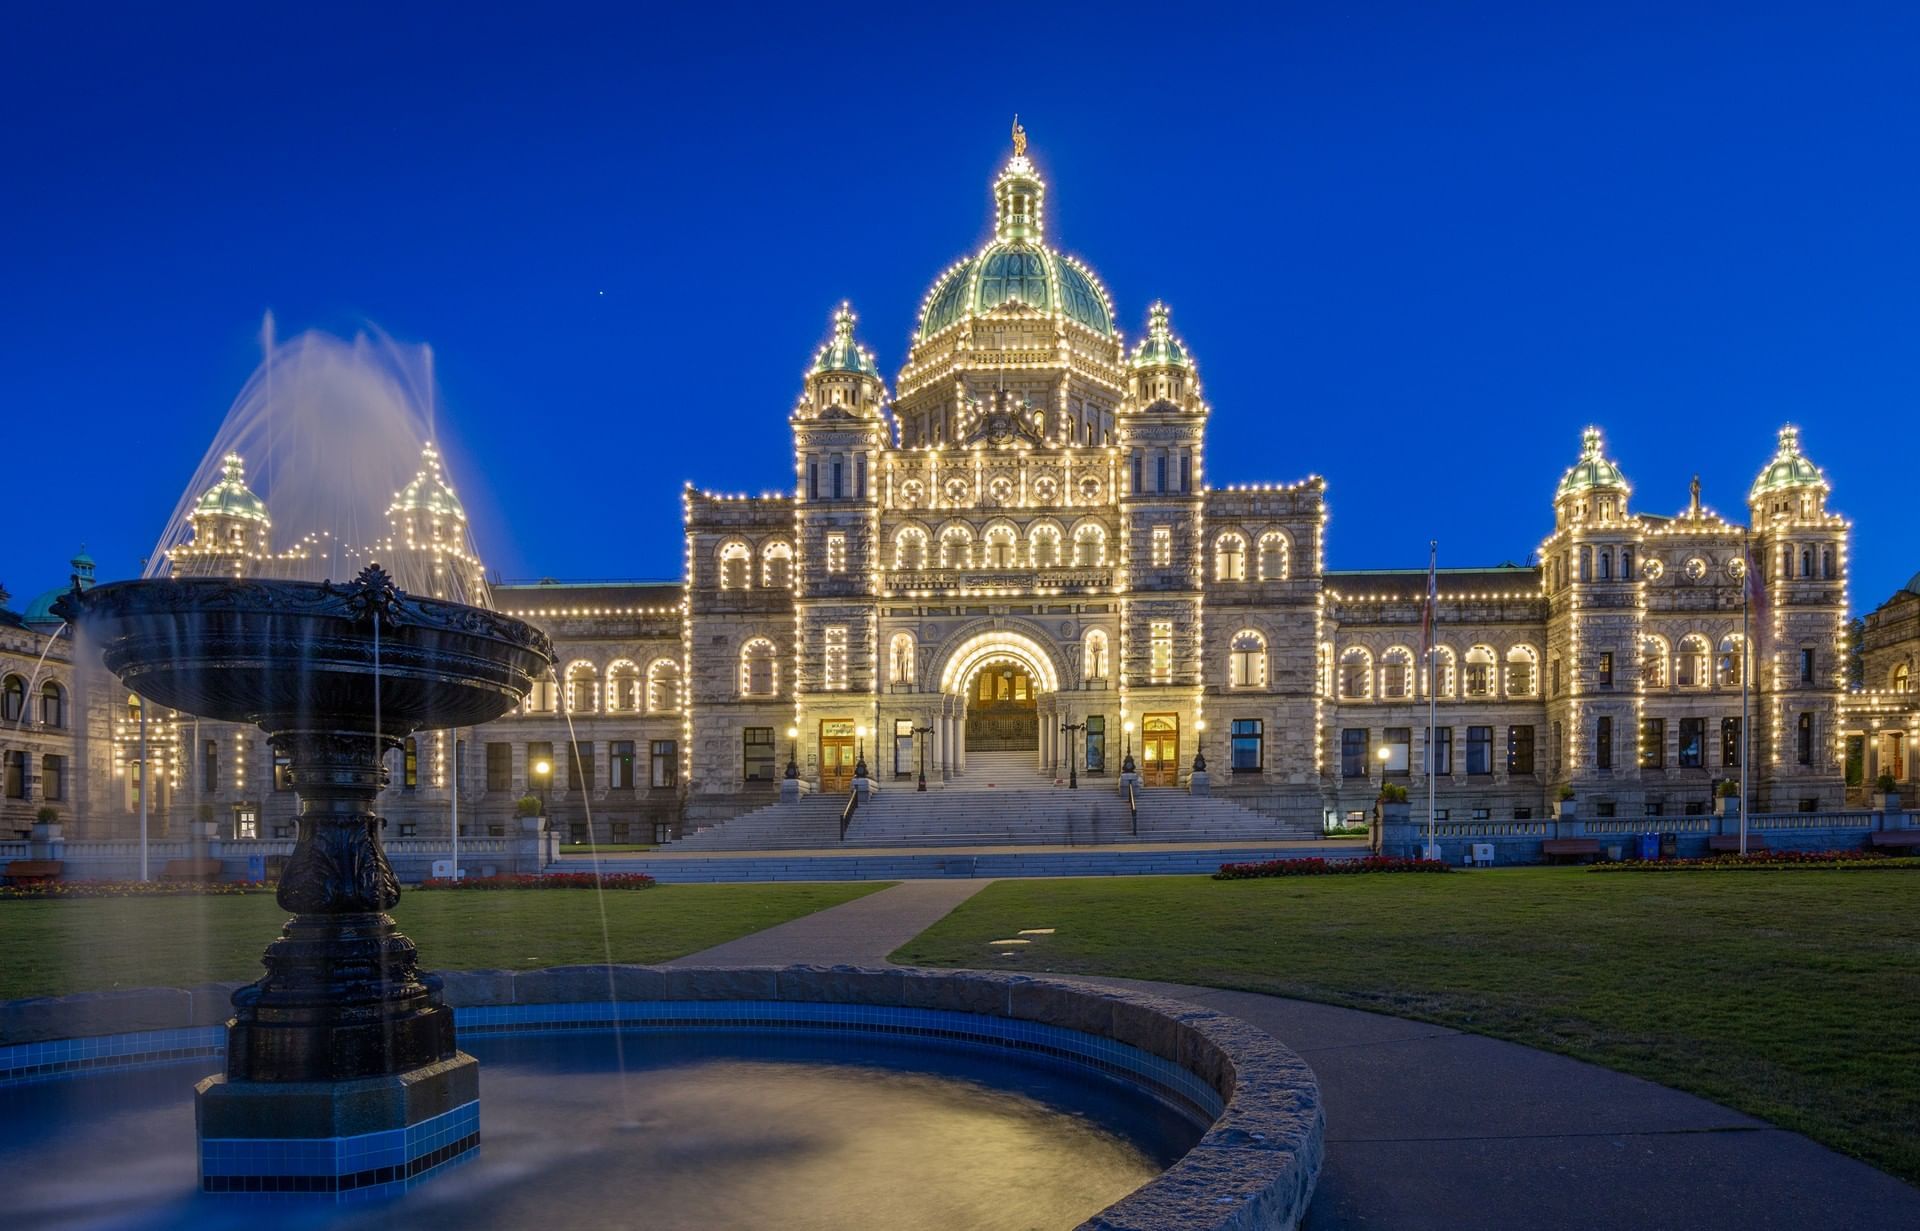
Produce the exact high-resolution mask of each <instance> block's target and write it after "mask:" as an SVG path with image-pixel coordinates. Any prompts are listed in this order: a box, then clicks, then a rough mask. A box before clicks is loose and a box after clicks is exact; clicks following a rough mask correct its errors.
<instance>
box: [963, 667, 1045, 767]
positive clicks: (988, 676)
mask: <svg viewBox="0 0 1920 1231" xmlns="http://www.w3.org/2000/svg"><path fill="white" fill-rule="evenodd" d="M1037 692H1038V689H1036V688H1035V687H1034V679H1033V676H1032V674H1031V673H1030V672H1028V670H1027V669H1026V667H1025V666H1024V665H1023V664H1021V663H1019V662H1018V661H1016V660H1014V659H1011V658H1009V659H1006V660H1004V661H1001V662H993V663H988V664H986V665H985V666H983V667H981V668H980V670H979V672H978V673H976V674H975V675H974V677H973V679H972V680H971V681H969V682H968V684H967V747H968V748H969V749H971V750H972V751H974V752H1038V751H1039V749H1040V718H1039V711H1038V710H1037V709H1036V708H1035V705H1034V702H1035V700H1036V693H1037Z"/></svg>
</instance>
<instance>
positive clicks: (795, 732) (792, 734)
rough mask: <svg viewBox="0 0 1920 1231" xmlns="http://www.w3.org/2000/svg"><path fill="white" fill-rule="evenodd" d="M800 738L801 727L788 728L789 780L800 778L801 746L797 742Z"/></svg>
mask: <svg viewBox="0 0 1920 1231" xmlns="http://www.w3.org/2000/svg"><path fill="white" fill-rule="evenodd" d="M799 738H800V728H799V727H788V728H787V777H789V778H798V777H799V776H800V754H799V744H798V743H797V742H796V741H798V740H799Z"/></svg>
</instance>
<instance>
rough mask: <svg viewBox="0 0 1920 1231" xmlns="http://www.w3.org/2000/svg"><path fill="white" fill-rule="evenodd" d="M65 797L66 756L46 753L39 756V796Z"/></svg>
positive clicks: (54, 798)
mask: <svg viewBox="0 0 1920 1231" xmlns="http://www.w3.org/2000/svg"><path fill="white" fill-rule="evenodd" d="M66 797H67V758H65V757H57V756H53V755H52V754H48V755H46V756H43V757H41V758H40V798H42V799H46V800H56V799H65V798H66Z"/></svg>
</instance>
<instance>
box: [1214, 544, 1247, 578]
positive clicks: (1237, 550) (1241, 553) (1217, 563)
mask: <svg viewBox="0 0 1920 1231" xmlns="http://www.w3.org/2000/svg"><path fill="white" fill-rule="evenodd" d="M1213 579H1214V580H1215V581H1245V580H1246V579H1247V540H1245V539H1243V538H1241V537H1240V536H1239V535H1237V534H1231V533H1229V534H1223V535H1221V536H1220V537H1219V538H1217V539H1215V540H1214V541H1213Z"/></svg>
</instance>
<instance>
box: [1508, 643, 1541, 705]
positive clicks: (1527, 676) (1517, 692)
mask: <svg viewBox="0 0 1920 1231" xmlns="http://www.w3.org/2000/svg"><path fill="white" fill-rule="evenodd" d="M1536 662H1537V659H1536V657H1535V655H1534V652H1533V647H1532V646H1530V645H1516V646H1514V647H1513V648H1512V649H1510V650H1508V651H1507V695H1508V696H1509V697H1531V696H1532V695H1533V694H1534V691H1535V690H1536V689H1537V688H1538V687H1539V675H1538V672H1537V671H1536V670H1535V664H1536Z"/></svg>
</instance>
